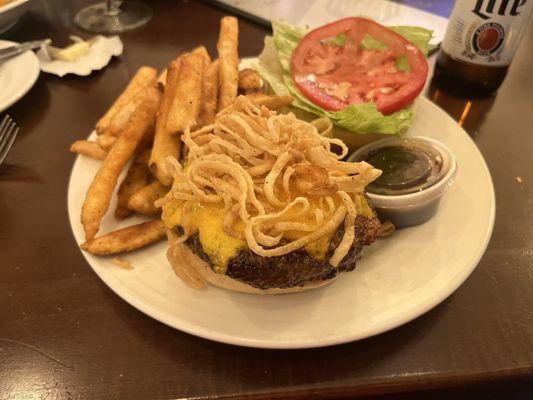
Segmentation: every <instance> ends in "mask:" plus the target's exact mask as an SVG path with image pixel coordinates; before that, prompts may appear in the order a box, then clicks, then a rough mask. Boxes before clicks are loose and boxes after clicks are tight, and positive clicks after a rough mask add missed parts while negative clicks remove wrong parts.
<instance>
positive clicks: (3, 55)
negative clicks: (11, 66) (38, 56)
mask: <svg viewBox="0 0 533 400" xmlns="http://www.w3.org/2000/svg"><path fill="white" fill-rule="evenodd" d="M50 43H52V40H51V39H43V40H34V41H31V42H24V43H19V44H16V45H14V46H9V47H5V48H3V49H0V61H2V60H6V59H8V58H11V57H15V56H18V55H19V54H22V53H24V52H25V51H28V50H34V49H38V48H40V47H41V46H43V45H45V44H50Z"/></svg>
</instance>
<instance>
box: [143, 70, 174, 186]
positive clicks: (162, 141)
mask: <svg viewBox="0 0 533 400" xmlns="http://www.w3.org/2000/svg"><path fill="white" fill-rule="evenodd" d="M179 69H180V62H179V60H178V61H172V62H171V63H170V64H169V66H168V69H167V71H168V73H167V85H166V86H165V90H164V92H163V97H162V98H161V105H160V106H159V111H158V113H157V120H156V124H155V136H154V145H153V146H152V152H151V153H150V161H149V166H150V170H151V171H152V175H153V176H154V177H156V178H157V179H158V180H159V182H161V183H162V184H163V185H166V186H170V185H171V184H172V175H171V174H170V171H169V170H168V166H167V162H166V158H167V157H169V156H173V157H176V158H179V153H180V149H181V141H180V139H179V137H177V136H175V135H172V132H170V131H168V130H167V128H166V121H167V118H168V112H169V109H170V105H171V104H172V101H173V100H174V98H175V97H176V89H177V83H178V74H179Z"/></svg>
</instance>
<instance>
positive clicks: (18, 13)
mask: <svg viewBox="0 0 533 400" xmlns="http://www.w3.org/2000/svg"><path fill="white" fill-rule="evenodd" d="M30 5H31V0H15V1H12V2H11V3H8V4H6V5H5V6H2V7H0V33H4V32H5V31H7V30H8V29H9V28H11V27H13V26H14V25H15V24H16V23H17V22H18V20H19V19H20V17H22V15H24V14H25V13H26V11H28V9H29V8H30Z"/></svg>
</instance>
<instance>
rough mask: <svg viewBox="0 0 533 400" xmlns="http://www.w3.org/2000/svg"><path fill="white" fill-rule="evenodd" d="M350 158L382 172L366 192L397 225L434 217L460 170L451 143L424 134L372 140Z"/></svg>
mask: <svg viewBox="0 0 533 400" xmlns="http://www.w3.org/2000/svg"><path fill="white" fill-rule="evenodd" d="M349 161H354V162H355V161H366V162H368V163H369V164H372V165H373V166H374V167H375V168H378V169H380V170H381V171H382V174H381V176H380V177H379V178H378V179H376V180H375V181H374V182H372V183H371V184H370V185H368V186H367V187H366V192H367V195H368V197H369V198H370V200H371V201H372V202H373V203H374V207H375V208H376V211H377V213H378V216H379V218H380V219H381V220H382V221H387V220H389V221H391V222H392V223H393V224H394V226H395V227H396V228H405V227H408V226H413V225H418V224H421V223H423V222H425V221H427V220H429V219H430V218H431V217H433V216H434V215H435V214H436V213H437V210H438V208H439V204H440V200H441V198H442V196H443V194H444V192H445V191H446V189H447V188H448V187H449V186H451V185H452V183H453V180H454V178H455V173H456V170H457V164H456V161H455V156H454V154H453V153H452V151H451V150H450V149H449V148H448V147H447V146H445V145H444V144H442V143H440V142H438V141H436V140H433V139H429V138H425V137H421V136H416V137H409V138H402V139H399V138H387V139H382V140H378V141H376V142H372V143H370V144H367V145H365V146H363V147H361V148H360V149H358V150H357V151H356V152H355V153H353V154H352V155H351V156H350V158H349Z"/></svg>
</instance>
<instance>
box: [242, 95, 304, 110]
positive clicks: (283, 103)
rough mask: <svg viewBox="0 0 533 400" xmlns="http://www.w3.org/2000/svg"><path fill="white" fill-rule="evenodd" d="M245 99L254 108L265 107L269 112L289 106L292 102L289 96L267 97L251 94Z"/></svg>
mask: <svg viewBox="0 0 533 400" xmlns="http://www.w3.org/2000/svg"><path fill="white" fill-rule="evenodd" d="M246 97H248V98H249V99H250V100H251V101H252V103H254V104H255V105H256V106H265V107H266V108H268V109H270V110H277V109H279V108H282V107H287V106H290V105H291V104H292V102H293V100H294V98H293V97H291V96H269V95H266V94H263V93H251V94H247V95H246Z"/></svg>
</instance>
